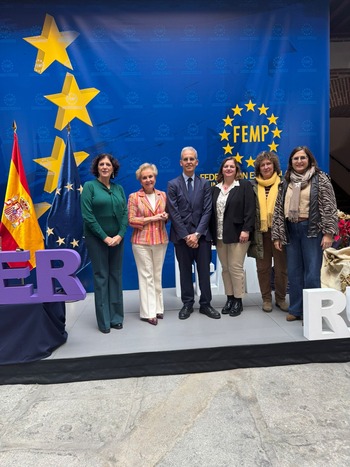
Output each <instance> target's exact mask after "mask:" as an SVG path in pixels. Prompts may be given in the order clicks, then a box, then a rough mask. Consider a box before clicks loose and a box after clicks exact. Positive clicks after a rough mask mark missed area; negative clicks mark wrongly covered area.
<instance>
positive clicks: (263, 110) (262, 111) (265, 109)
mask: <svg viewBox="0 0 350 467" xmlns="http://www.w3.org/2000/svg"><path fill="white" fill-rule="evenodd" d="M258 109H259V110H260V115H262V114H265V115H267V111H268V110H269V107H265V105H264V104H262V105H261V107H258Z"/></svg>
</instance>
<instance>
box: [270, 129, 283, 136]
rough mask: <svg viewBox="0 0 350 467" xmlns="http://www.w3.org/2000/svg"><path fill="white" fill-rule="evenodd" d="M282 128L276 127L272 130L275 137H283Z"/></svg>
mask: <svg viewBox="0 0 350 467" xmlns="http://www.w3.org/2000/svg"><path fill="white" fill-rule="evenodd" d="M281 133H282V130H279V129H278V128H275V129H274V130H273V131H272V134H273V137H274V138H280V137H281Z"/></svg>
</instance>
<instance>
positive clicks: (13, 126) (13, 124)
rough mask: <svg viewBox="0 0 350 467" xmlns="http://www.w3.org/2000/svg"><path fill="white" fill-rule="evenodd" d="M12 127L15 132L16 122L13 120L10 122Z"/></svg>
mask: <svg viewBox="0 0 350 467" xmlns="http://www.w3.org/2000/svg"><path fill="white" fill-rule="evenodd" d="M12 128H13V131H14V132H15V133H16V131H17V124H16V121H15V120H14V121H13V123H12Z"/></svg>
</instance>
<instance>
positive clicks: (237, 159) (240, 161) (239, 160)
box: [234, 152, 243, 164]
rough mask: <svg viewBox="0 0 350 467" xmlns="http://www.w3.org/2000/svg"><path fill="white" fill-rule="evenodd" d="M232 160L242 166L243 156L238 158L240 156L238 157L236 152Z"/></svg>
mask: <svg viewBox="0 0 350 467" xmlns="http://www.w3.org/2000/svg"><path fill="white" fill-rule="evenodd" d="M234 159H236V161H237V162H238V163H239V164H242V159H243V156H240V155H239V152H237V154H236V155H235V156H234Z"/></svg>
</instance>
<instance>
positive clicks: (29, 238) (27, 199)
mask: <svg viewBox="0 0 350 467" xmlns="http://www.w3.org/2000/svg"><path fill="white" fill-rule="evenodd" d="M0 235H1V237H2V250H3V251H14V250H17V249H21V250H29V251H30V260H29V261H28V262H27V263H26V265H27V266H29V268H30V269H33V268H35V266H36V263H35V251H36V250H43V249H44V240H43V235H42V232H41V229H40V226H39V224H38V220H37V217H36V214H35V210H34V205H33V201H32V198H31V196H30V192H29V187H28V183H27V178H26V174H25V172H24V168H23V163H22V158H21V153H20V151H19V146H18V138H17V134H16V132H15V133H14V141H13V149H12V159H11V165H10V172H9V177H8V181H7V188H6V194H5V202H4V209H3V211H2V217H1V225H0ZM19 264H21V265H23V263H13V264H11V265H10V266H15V265H19Z"/></svg>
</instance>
